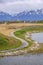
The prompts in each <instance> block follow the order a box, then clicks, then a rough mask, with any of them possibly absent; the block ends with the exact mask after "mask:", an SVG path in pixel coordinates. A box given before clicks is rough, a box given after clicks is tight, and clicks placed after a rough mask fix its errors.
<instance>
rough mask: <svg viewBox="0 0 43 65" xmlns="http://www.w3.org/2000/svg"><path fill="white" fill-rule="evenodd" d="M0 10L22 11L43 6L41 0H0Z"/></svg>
mask: <svg viewBox="0 0 43 65" xmlns="http://www.w3.org/2000/svg"><path fill="white" fill-rule="evenodd" d="M0 1H2V2H0V11H4V12H7V13H10V14H15V13H19V12H22V11H24V10H27V11H28V10H30V9H35V10H36V9H41V8H43V0H7V1H6V0H0Z"/></svg>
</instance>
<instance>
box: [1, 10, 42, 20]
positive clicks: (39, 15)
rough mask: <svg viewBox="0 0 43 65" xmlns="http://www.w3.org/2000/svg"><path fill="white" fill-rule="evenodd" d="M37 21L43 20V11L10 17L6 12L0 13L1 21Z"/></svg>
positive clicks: (31, 11) (22, 13)
mask: <svg viewBox="0 0 43 65" xmlns="http://www.w3.org/2000/svg"><path fill="white" fill-rule="evenodd" d="M10 20H11V21H15V20H19V21H34V20H35V21H37V20H43V9H40V10H37V11H35V10H30V11H23V12H20V13H18V14H16V15H13V16H12V15H10V14H8V13H5V12H0V21H10Z"/></svg>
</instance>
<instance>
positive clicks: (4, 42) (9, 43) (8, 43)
mask: <svg viewBox="0 0 43 65" xmlns="http://www.w3.org/2000/svg"><path fill="white" fill-rule="evenodd" d="M20 45H21V42H20V41H18V40H17V39H15V38H13V37H7V36H5V35H3V34H0V51H1V50H8V49H12V48H17V47H19V46H20Z"/></svg>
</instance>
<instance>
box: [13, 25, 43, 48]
mask: <svg viewBox="0 0 43 65" xmlns="http://www.w3.org/2000/svg"><path fill="white" fill-rule="evenodd" d="M33 31H35V32H37V31H38V32H42V31H43V26H32V27H27V28H23V29H21V30H19V31H16V32H14V34H15V35H16V36H17V37H20V38H22V39H25V40H26V41H27V42H28V43H29V46H28V47H30V46H31V45H32V44H33V41H29V40H27V39H26V38H25V34H26V32H33ZM26 48H27V47H26Z"/></svg>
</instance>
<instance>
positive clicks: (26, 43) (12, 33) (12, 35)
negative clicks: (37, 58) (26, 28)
mask: <svg viewBox="0 0 43 65" xmlns="http://www.w3.org/2000/svg"><path fill="white" fill-rule="evenodd" d="M18 30H21V29H18ZM18 30H16V31H18ZM16 31H14V32H16ZM14 32H11V33H10V35H9V36H11V37H14V38H16V39H18V40H20V41H21V42H22V45H21V46H20V47H18V48H13V49H10V50H5V51H0V52H9V51H12V50H19V49H22V48H24V47H27V46H28V45H29V44H28V42H26V41H25V40H23V39H21V38H19V37H17V36H15V35H14Z"/></svg>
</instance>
